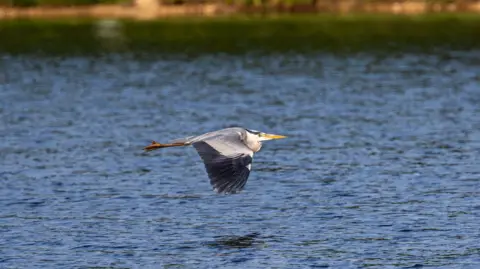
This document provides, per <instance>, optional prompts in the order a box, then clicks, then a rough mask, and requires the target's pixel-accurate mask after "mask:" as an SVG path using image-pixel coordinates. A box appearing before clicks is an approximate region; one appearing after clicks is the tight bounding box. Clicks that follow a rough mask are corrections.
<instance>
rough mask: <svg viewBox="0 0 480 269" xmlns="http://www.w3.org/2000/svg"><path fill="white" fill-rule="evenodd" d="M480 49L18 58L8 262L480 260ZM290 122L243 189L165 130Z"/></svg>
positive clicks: (382, 263)
mask: <svg viewBox="0 0 480 269" xmlns="http://www.w3.org/2000/svg"><path fill="white" fill-rule="evenodd" d="M478 59H480V51H478V50H473V51H460V52H455V51H442V52H441V53H435V54H405V53H397V54H370V53H359V54H348V55H333V54H329V53H312V54H298V53H283V54H274V55H269V56H253V55H248V54H247V55H242V56H228V55H221V54H206V55H203V56H200V57H195V58H185V57H183V58H179V57H173V56H172V57H165V56H159V55H158V54H152V55H150V57H148V58H139V57H134V56H131V55H129V54H110V55H105V56H103V57H96V58H95V57H88V56H66V57H54V56H43V57H41V56H32V55H29V56H27V55H23V56H22V55H17V56H11V55H8V54H4V55H3V56H2V58H1V61H2V66H1V68H2V74H1V77H0V79H1V81H2V84H1V86H0V124H1V125H0V138H1V139H0V152H1V155H0V156H1V157H0V158H1V161H0V232H1V236H0V267H1V268H421V267H422V266H423V267H427V268H430V267H432V268H478V267H479V266H480V258H479V257H480V244H479V243H478V242H480V236H479V234H480V226H479V224H478V223H479V221H480V214H479V212H480V200H479V198H478V197H479V194H480V192H479V188H480V179H479V178H480V168H479V166H478V161H479V156H480V152H479V150H480V115H479V112H480V106H479V105H478V104H479V103H480V86H479V85H480V76H479V74H480V62H479V61H478ZM234 125H239V126H244V127H247V128H252V129H257V130H262V131H265V132H272V133H278V134H283V135H287V136H289V138H288V139H284V140H278V141H271V142H267V143H265V144H264V147H263V148H262V150H261V151H260V152H259V153H258V154H256V155H255V158H254V163H253V172H252V173H251V175H250V178H249V180H248V182H247V185H246V188H245V190H244V191H243V192H241V193H240V194H236V195H229V196H224V195H217V194H215V193H214V192H212V190H211V187H210V185H209V183H208V178H207V175H206V172H205V171H204V168H203V164H202V163H201V162H200V157H198V155H197V153H196V152H195V150H194V149H193V148H172V149H165V150H162V151H154V152H150V153H144V152H142V147H143V146H145V145H147V144H148V143H150V141H151V140H152V139H155V140H157V141H160V142H163V141H168V140H170V139H174V138H178V137H183V136H188V135H192V134H193V135H194V134H201V133H203V132H207V131H211V130H216V129H219V128H224V127H229V126H234Z"/></svg>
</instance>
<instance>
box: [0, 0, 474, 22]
mask: <svg viewBox="0 0 480 269" xmlns="http://www.w3.org/2000/svg"><path fill="white" fill-rule="evenodd" d="M352 3H353V4H352ZM362 13H365V14H379V15H380V14H384V15H421V14H436V13H447V14H479V15H480V1H477V2H475V3H468V4H463V5H459V4H456V3H449V4H439V3H429V2H428V1H414V0H412V1H404V2H401V3H400V2H396V3H378V2H377V3H372V2H370V3H362V4H358V3H357V2H355V1H349V0H341V1H336V2H334V3H333V2H332V3H326V2H320V3H318V4H316V5H312V4H294V5H290V6H285V5H275V6H244V5H236V6H234V5H226V4H184V5H158V4H153V3H152V2H151V1H139V2H138V3H136V5H131V6H125V5H95V6H77V7H31V8H10V7H0V20H6V19H7V20H8V19H20V18H30V19H33V18H37V19H42V18H43V19H53V18H101V19H137V20H154V19H159V18H169V17H170V18H171V17H188V16H197V17H220V16H228V15H255V14H258V15H260V14H261V15H274V14H283V15H286V14H292V15H293V14H338V15H347V14H362Z"/></svg>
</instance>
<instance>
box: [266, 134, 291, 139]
mask: <svg viewBox="0 0 480 269" xmlns="http://www.w3.org/2000/svg"><path fill="white" fill-rule="evenodd" d="M264 137H266V138H268V139H282V138H286V136H283V135H276V134H265V135H264Z"/></svg>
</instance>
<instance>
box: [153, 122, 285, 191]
mask: <svg viewBox="0 0 480 269" xmlns="http://www.w3.org/2000/svg"><path fill="white" fill-rule="evenodd" d="M280 138H285V136H281V135H273V134H266V133H262V132H258V131H254V130H248V129H244V128H240V127H234V128H227V129H222V130H218V131H214V132H210V133H206V134H203V135H199V136H189V137H185V138H181V139H176V140H174V141H171V142H170V143H168V144H160V143H157V142H155V141H153V142H152V144H151V145H149V146H147V147H145V150H146V151H150V150H154V149H159V148H165V147H178V146H189V145H192V146H193V147H195V149H196V150H197V152H198V154H199V155H200V157H201V158H202V160H203V162H204V164H205V169H206V170H207V173H208V176H209V178H210V184H211V185H212V186H213V188H214V190H215V191H216V192H218V193H235V192H238V191H241V190H242V189H243V187H244V186H245V183H246V182H247V179H248V176H249V175H250V170H251V168H252V160H253V154H254V153H255V152H258V151H259V150H260V149H261V148H262V141H265V140H271V139H280Z"/></svg>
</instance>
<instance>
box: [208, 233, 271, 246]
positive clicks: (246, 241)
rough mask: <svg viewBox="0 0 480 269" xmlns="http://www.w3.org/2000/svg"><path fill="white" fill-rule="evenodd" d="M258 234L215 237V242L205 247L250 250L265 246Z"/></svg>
mask: <svg viewBox="0 0 480 269" xmlns="http://www.w3.org/2000/svg"><path fill="white" fill-rule="evenodd" d="M259 235H260V234H259V233H250V234H247V235H244V236H235V235H230V236H216V237H215V241H214V242H212V243H208V244H207V245H209V246H211V247H217V248H250V247H258V246H262V245H264V244H265V241H262V240H260V239H259V238H258V237H259Z"/></svg>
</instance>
